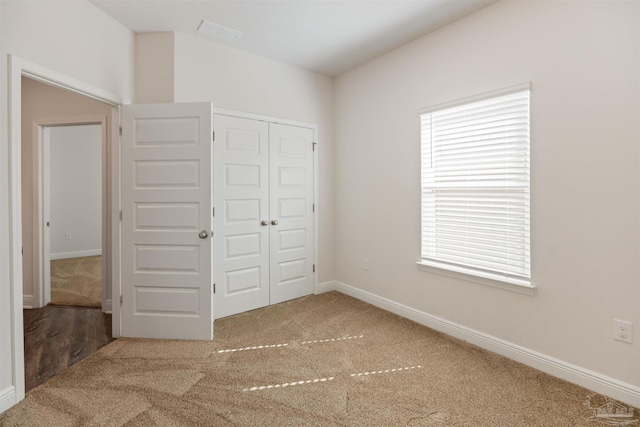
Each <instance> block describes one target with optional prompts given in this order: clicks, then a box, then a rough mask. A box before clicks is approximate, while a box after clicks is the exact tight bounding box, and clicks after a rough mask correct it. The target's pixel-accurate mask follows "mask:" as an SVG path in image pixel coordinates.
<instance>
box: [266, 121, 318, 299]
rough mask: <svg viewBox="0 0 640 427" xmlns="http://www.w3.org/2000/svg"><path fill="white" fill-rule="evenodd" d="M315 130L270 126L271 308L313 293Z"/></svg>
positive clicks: (281, 125)
mask: <svg viewBox="0 0 640 427" xmlns="http://www.w3.org/2000/svg"><path fill="white" fill-rule="evenodd" d="M313 137H314V132H313V129H310V128H304V127H298V126H290V125H283V124H278V123H271V124H270V125H269V145H270V148H269V152H270V162H269V171H270V193H271V194H270V210H271V224H272V226H271V240H270V257H271V262H270V269H269V271H270V283H271V296H270V302H271V304H277V303H279V302H283V301H288V300H290V299H294V298H299V297H302V296H305V295H310V294H311V293H313V215H314V214H313V188H314V185H313V184H314V183H313V177H314V173H313V143H314V141H313Z"/></svg>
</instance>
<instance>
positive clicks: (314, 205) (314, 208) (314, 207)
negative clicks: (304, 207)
mask: <svg viewBox="0 0 640 427" xmlns="http://www.w3.org/2000/svg"><path fill="white" fill-rule="evenodd" d="M315 211H316V204H315V203H314V204H313V212H315Z"/></svg>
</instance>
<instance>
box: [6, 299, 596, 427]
mask: <svg viewBox="0 0 640 427" xmlns="http://www.w3.org/2000/svg"><path fill="white" fill-rule="evenodd" d="M215 336H216V338H215V339H214V341H212V342H194V341H191V342H181V341H163V340H140V339H119V340H117V341H114V342H112V343H111V344H109V345H107V346H106V347H103V348H102V349H101V350H99V351H98V352H97V353H95V354H94V355H92V356H90V357H88V358H86V359H84V360H83V361H82V362H80V363H79V364H77V365H75V366H73V367H72V368H70V369H68V370H67V371H65V372H64V373H63V374H61V375H59V376H57V377H54V378H52V379H51V380H49V381H48V382H47V383H45V384H44V385H42V386H40V387H37V388H36V389H34V390H33V391H31V392H30V393H28V394H27V397H26V399H25V400H24V401H23V402H21V403H20V404H18V405H17V406H16V407H14V408H12V409H10V410H9V411H8V412H7V413H5V414H3V415H0V425H3V426H15V425H25V426H54V425H55V426H67V425H69V426H71V425H76V426H92V425H111V426H123V425H126V426H146V425H160V426H182V425H194V426H195V425H198V426H227V425H230V426H234V425H235V426H334V425H336V426H588V425H590V426H594V425H599V424H597V423H593V422H589V421H588V418H589V417H590V416H592V415H593V410H591V409H589V408H588V407H587V406H585V405H584V402H585V400H586V399H587V397H588V396H589V395H590V394H591V393H590V392H589V391H588V390H586V389H584V388H581V387H578V386H575V385H572V384H569V383H567V382H565V381H562V380H559V379H556V378H553V377H551V376H549V375H546V374H543V373H541V372H539V371H536V370H535V369H531V368H528V367H525V366H523V365H520V364H518V363H515V362H513V361H510V360H508V359H505V358H503V357H500V356H497V355H495V354H492V353H488V352H486V351H483V350H481V349H479V348H477V347H474V346H472V345H469V344H467V343H464V342H462V341H459V340H456V339H452V338H449V337H447V336H445V335H442V334H440V333H437V332H434V331H432V330H430V329H428V328H425V327H423V326H420V325H418V324H416V323H413V322H411V321H408V320H405V319H402V318H400V317H398V316H395V315H393V314H391V313H388V312H385V311H382V310H380V309H377V308H375V307H373V306H371V305H368V304H365V303H363V302H360V301H357V300H355V299H352V298H350V297H347V296H345V295H342V294H339V293H336V292H331V293H327V294H322V295H318V296H311V297H306V298H301V299H298V300H295V301H290V302H288V303H283V304H279V305H275V306H271V307H268V308H265V309H261V310H256V311H252V312H249V313H244V314H241V315H237V316H232V317H229V318H225V319H222V320H219V321H216V322H215ZM591 401H592V407H595V405H600V404H602V403H603V402H605V401H606V399H605V398H604V397H603V396H593V397H592V399H591Z"/></svg>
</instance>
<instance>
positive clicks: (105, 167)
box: [20, 76, 118, 391]
mask: <svg viewBox="0 0 640 427" xmlns="http://www.w3.org/2000/svg"><path fill="white" fill-rule="evenodd" d="M20 80H21V91H20V94H21V101H22V102H21V109H20V111H21V129H22V132H21V138H20V139H21V151H22V153H21V154H22V159H21V163H22V173H21V177H22V180H21V181H22V182H21V194H22V203H21V205H22V206H21V207H22V209H21V211H22V215H21V216H22V242H23V257H22V261H23V265H22V271H23V280H22V288H23V306H24V308H25V310H24V312H23V319H24V323H23V324H24V330H23V334H24V335H23V336H24V353H23V355H24V368H25V369H24V384H25V391H28V390H30V389H31V388H33V387H35V386H37V385H39V384H41V383H43V382H44V381H46V380H47V379H49V378H50V377H52V376H54V375H57V374H59V373H60V372H62V371H63V370H64V369H66V368H67V367H69V366H71V365H73V364H75V363H77V362H78V361H80V360H81V359H83V358H84V357H86V356H88V355H90V354H92V353H94V352H95V351H97V350H98V349H99V348H101V347H102V346H104V345H105V344H107V343H108V342H110V341H111V340H112V339H113V338H112V335H113V333H112V321H111V314H108V313H109V312H110V311H111V297H110V295H111V289H110V288H111V280H110V276H111V275H110V271H109V265H110V258H111V257H110V254H109V249H108V247H109V243H110V242H109V240H110V239H109V234H108V233H109V231H110V227H109V219H110V214H109V207H110V206H109V205H110V198H109V189H110V185H109V180H110V178H111V175H110V173H109V165H110V162H109V156H110V138H111V127H110V125H111V123H112V120H113V117H115V120H116V121H117V120H118V115H117V110H116V111H115V113H116V114H114V108H113V106H112V105H109V104H106V103H104V102H101V101H98V100H95V99H91V98H89V97H87V96H85V95H83V94H79V93H74V92H71V91H70V90H68V89H66V88H60V87H55V86H52V85H51V84H49V83H48V82H43V81H38V80H35V79H32V78H30V77H28V76H22V77H21V79H20ZM103 311H104V313H103Z"/></svg>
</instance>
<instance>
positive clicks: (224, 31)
mask: <svg viewBox="0 0 640 427" xmlns="http://www.w3.org/2000/svg"><path fill="white" fill-rule="evenodd" d="M198 31H199V32H201V33H202V34H206V35H208V36H210V37H215V38H217V39H221V40H225V41H228V42H232V41H234V40H236V39H237V38H238V37H240V36H241V35H242V33H241V32H240V31H237V30H233V29H231V28H227V27H223V26H222V25H218V24H214V23H213V22H209V21H205V20H204V19H203V20H202V22H201V23H200V25H199V26H198Z"/></svg>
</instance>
